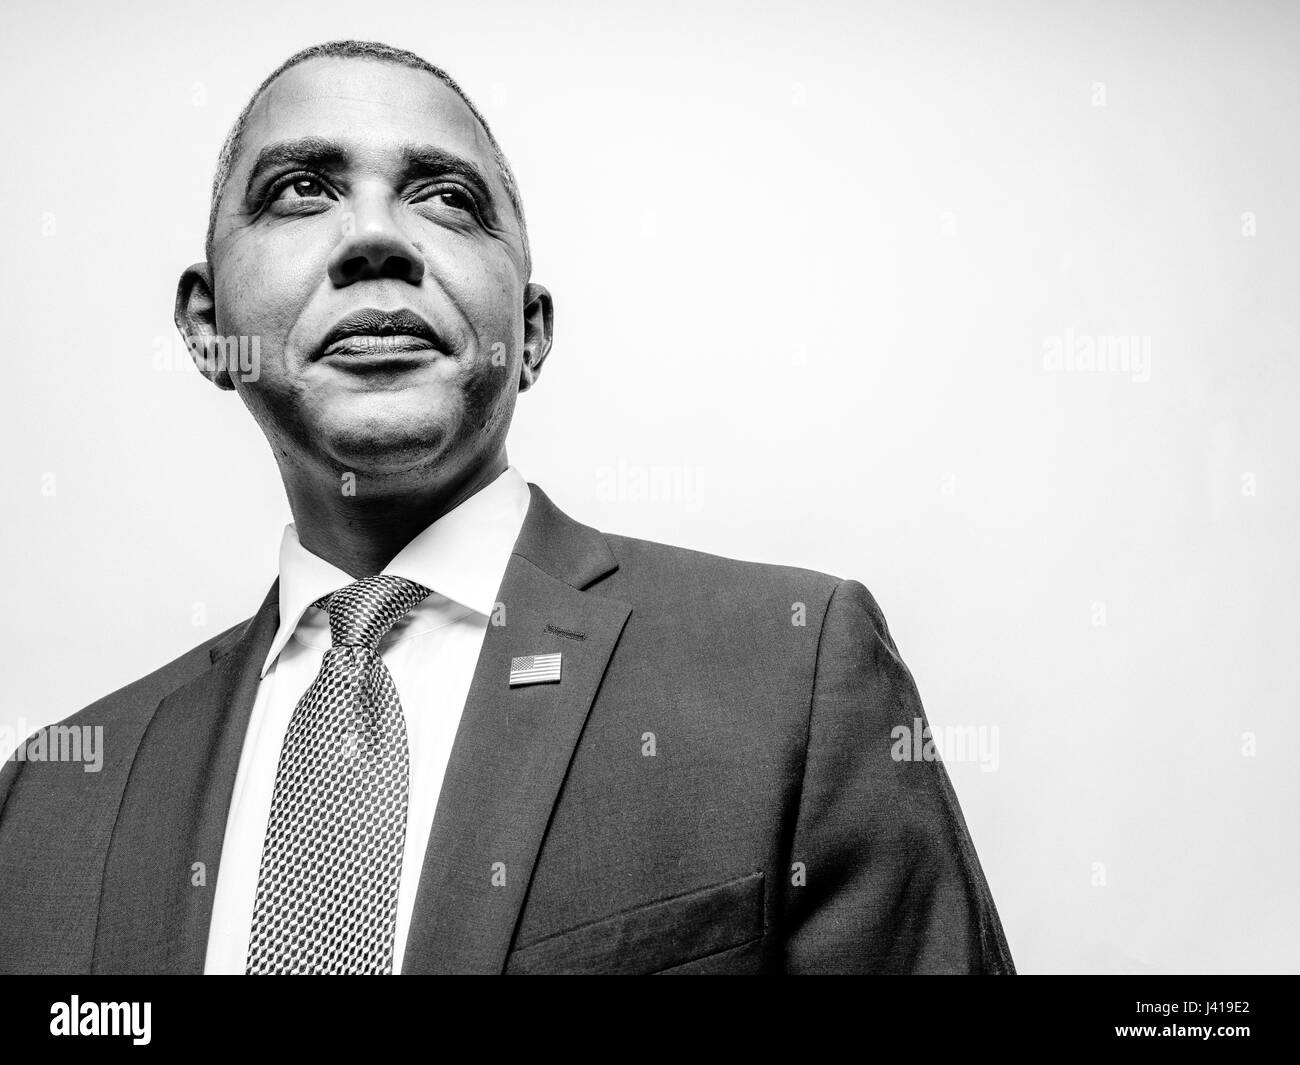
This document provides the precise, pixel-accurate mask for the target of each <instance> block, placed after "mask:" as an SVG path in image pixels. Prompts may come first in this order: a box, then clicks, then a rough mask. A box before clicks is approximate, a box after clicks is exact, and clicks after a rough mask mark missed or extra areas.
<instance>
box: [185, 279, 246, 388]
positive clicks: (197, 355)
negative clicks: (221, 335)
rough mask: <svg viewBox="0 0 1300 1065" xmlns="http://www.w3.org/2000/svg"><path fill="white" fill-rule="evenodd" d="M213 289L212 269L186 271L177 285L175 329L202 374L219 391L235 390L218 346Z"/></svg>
mask: <svg viewBox="0 0 1300 1065" xmlns="http://www.w3.org/2000/svg"><path fill="white" fill-rule="evenodd" d="M212 289H213V286H212V267H211V266H209V265H208V264H207V263H195V264H194V265H193V266H188V267H186V268H185V272H184V273H182V274H181V279H180V281H179V282H178V283H177V285H176V317H175V321H176V328H177V329H178V330H179V331H180V334H181V339H182V340H183V341H185V346H186V347H187V348H189V349H190V358H192V359H193V360H194V365H195V366H197V367H198V368H199V373H201V374H202V375H203V376H204V377H206V378H207V379H208V380H209V381H211V382H212V383H213V384H214V385H216V386H217V387H218V388H224V389H227V390H233V389H234V387H235V383H234V381H232V380H231V379H230V368H229V366H227V365H226V360H225V359H223V358H222V357H221V355H222V349H221V345H220V344H217V343H216V339H217V302H216V299H215V298H214V296H213V294H212Z"/></svg>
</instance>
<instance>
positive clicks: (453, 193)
mask: <svg viewBox="0 0 1300 1065" xmlns="http://www.w3.org/2000/svg"><path fill="white" fill-rule="evenodd" d="M426 202H433V203H436V204H439V205H440V206H444V207H452V208H454V209H456V210H458V211H468V212H469V213H470V214H474V213H476V204H475V202H474V197H473V196H471V195H470V194H469V193H468V192H466V191H465V190H464V189H462V188H461V187H460V186H459V185H441V186H439V187H438V188H435V189H434V190H433V191H432V192H430V193H429V196H428V197H427V200H426Z"/></svg>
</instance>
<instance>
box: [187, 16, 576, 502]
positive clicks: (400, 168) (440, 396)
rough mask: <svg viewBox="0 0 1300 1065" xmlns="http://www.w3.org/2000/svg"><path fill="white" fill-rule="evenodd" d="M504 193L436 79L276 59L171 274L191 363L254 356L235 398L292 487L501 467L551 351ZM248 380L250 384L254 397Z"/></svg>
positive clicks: (473, 120)
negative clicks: (210, 350)
mask: <svg viewBox="0 0 1300 1065" xmlns="http://www.w3.org/2000/svg"><path fill="white" fill-rule="evenodd" d="M530 269H531V266H530V258H529V251H528V241H527V236H526V232H525V228H524V218H523V210H522V206H521V204H520V200H519V194H518V188H517V186H516V184H515V180H514V177H513V175H512V173H511V171H510V168H509V165H508V163H507V162H506V159H505V156H504V154H503V153H502V152H501V150H500V148H499V146H498V145H497V143H496V141H495V139H494V138H493V137H492V134H491V132H490V131H489V129H488V127H487V123H486V122H485V121H484V120H483V118H482V116H481V115H480V114H479V113H478V111H477V109H476V108H474V106H473V105H472V104H471V103H470V102H469V100H468V99H467V98H466V97H465V95H464V93H462V92H461V90H460V88H459V87H458V86H457V85H456V84H455V82H454V81H452V79H451V78H450V77H448V76H447V75H446V74H445V73H443V72H442V71H440V70H438V69H437V68H436V67H433V66H431V65H430V64H428V63H426V62H425V61H424V60H422V59H420V58H419V57H418V56H415V55H412V54H411V53H409V52H402V51H399V50H397V49H392V48H388V47H387V46H384V45H375V44H368V43H364V42H355V41H345V42H337V43H334V44H327V45H320V46H317V47H314V48H310V49H306V50H305V51H303V52H300V53H298V54H297V55H295V56H292V57H291V58H290V59H289V60H287V61H286V62H285V63H284V64H283V65H282V66H281V67H280V68H279V69H278V70H277V71H275V72H274V73H273V74H272V75H271V76H270V77H269V78H268V79H267V80H266V81H265V82H264V83H263V84H262V86H261V87H260V88H259V89H258V90H257V92H256V93H255V94H254V95H253V97H252V99H251V100H250V101H249V103H248V106H247V107H246V108H245V109H244V112H243V113H242V114H241V115H240V117H239V119H238V121H237V122H236V123H235V126H234V128H233V129H232V130H231V133H230V136H229V138H228V139H227V141H226V144H225V146H224V147H223V149H222V152H221V157H220V161H219V164H218V167H217V173H216V177H215V180H214V182H213V200H212V208H211V212H210V217H209V226H208V236H207V261H206V262H204V263H197V264H195V265H194V266H191V267H190V268H189V269H187V270H186V271H185V273H184V274H183V275H182V277H181V281H180V285H179V288H178V292H177V308H176V315H177V318H176V320H177V326H178V328H179V329H180V330H181V332H182V334H183V335H184V336H185V337H186V338H187V340H189V341H190V342H191V343H192V344H203V343H204V342H207V341H210V340H213V339H214V338H237V337H249V338H252V337H256V338H257V345H258V347H257V350H258V355H259V366H258V373H257V375H241V374H238V373H232V372H231V370H230V368H229V367H223V366H221V365H214V364H213V363H212V362H211V361H205V362H201V363H200V365H201V367H202V368H203V369H204V372H205V374H206V375H207V376H208V377H209V378H210V379H211V380H213V381H214V383H216V384H217V385H219V386H220V387H222V388H231V389H235V390H236V391H238V392H239V393H240V395H241V397H242V399H243V400H244V402H245V403H246V404H247V406H248V408H249V409H250V411H252V413H253V415H254V416H255V417H256V418H257V420H258V422H259V423H260V425H261V427H262V429H263V431H264V432H265V433H266V435H267V438H268V440H269V441H270V443H271V446H272V449H273V451H274V453H275V455H276V459H277V461H278V462H279V464H280V468H281V473H282V475H283V476H284V478H285V481H286V485H287V486H288V487H289V488H290V493H291V496H292V494H293V490H294V486H295V484H298V485H304V484H306V483H308V482H311V483H315V484H318V485H326V484H329V483H333V484H338V483H339V478H340V475H341V474H346V473H353V474H355V475H356V476H357V480H358V482H359V487H358V494H362V492H363V491H364V490H366V489H370V490H373V491H374V492H376V493H378V494H383V495H392V494H400V493H401V492H402V491H404V490H408V489H411V488H413V487H416V486H419V485H427V484H428V482H429V479H430V478H434V479H436V480H437V481H438V482H441V483H446V484H454V483H458V482H459V481H461V480H462V479H464V478H466V477H469V476H471V475H472V473H473V471H474V469H476V468H477V467H479V466H482V465H484V464H490V463H493V462H496V461H498V459H500V458H503V457H504V444H505V434H506V430H507V429H508V428H509V424H510V419H511V416H512V414H513V411H514V402H515V397H516V395H517V393H518V392H519V391H522V390H524V389H526V388H528V387H529V386H530V385H531V384H532V382H533V381H534V380H535V379H536V376H537V373H538V372H539V370H540V368H541V364H542V361H543V360H544V359H545V357H546V354H547V351H548V350H549V348H550V340H551V302H550V296H549V294H548V293H547V292H546V290H545V289H544V288H542V287H541V286H538V285H534V284H531V283H530V282H529V274H530ZM254 376H255V379H254Z"/></svg>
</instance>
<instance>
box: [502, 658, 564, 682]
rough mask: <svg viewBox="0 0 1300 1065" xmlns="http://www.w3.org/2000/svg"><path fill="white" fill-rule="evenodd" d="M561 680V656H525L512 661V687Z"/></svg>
mask: <svg viewBox="0 0 1300 1065" xmlns="http://www.w3.org/2000/svg"><path fill="white" fill-rule="evenodd" d="M559 679H560V655H559V652H556V653H555V654H552V655H523V656H522V657H520V658H512V659H510V687H512V688H517V687H519V686H520V685H521V684H546V683H548V682H549V681H558V680H559Z"/></svg>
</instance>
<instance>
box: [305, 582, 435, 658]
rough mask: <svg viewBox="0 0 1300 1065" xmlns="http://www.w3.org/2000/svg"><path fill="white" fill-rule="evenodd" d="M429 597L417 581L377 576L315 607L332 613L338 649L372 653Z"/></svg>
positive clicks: (318, 601)
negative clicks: (410, 611) (363, 649)
mask: <svg viewBox="0 0 1300 1065" xmlns="http://www.w3.org/2000/svg"><path fill="white" fill-rule="evenodd" d="M428 594H429V589H428V588H426V587H424V585H422V584H416V583H415V581H408V580H407V579H406V578H405V577H394V576H392V575H391V574H388V573H378V574H376V575H375V576H373V577H363V578H362V579H361V580H359V581H356V582H355V583H353V584H349V585H348V586H347V587H346V588H340V589H339V590H338V591H337V592H335V593H333V594H332V595H327V596H325V597H324V598H323V599H318V600H317V601H316V605H317V606H318V607H321V608H322V609H323V610H328V611H329V615H330V636H331V638H332V639H333V641H334V646H335V647H369V648H370V649H371V650H372V651H373V650H375V649H376V648H377V647H378V646H379V641H380V640H382V639H383V638H384V637H385V636H386V635H387V634H388V630H389V629H391V628H392V627H393V626H394V625H396V624H397V623H398V622H399V621H400V620H401V619H402V617H403V616H404V615H405V614H406V613H407V611H409V610H410V609H411V608H412V607H414V606H415V605H416V604H417V603H418V602H420V600H422V599H424V598H425V597H426V596H427V595H428Z"/></svg>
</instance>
